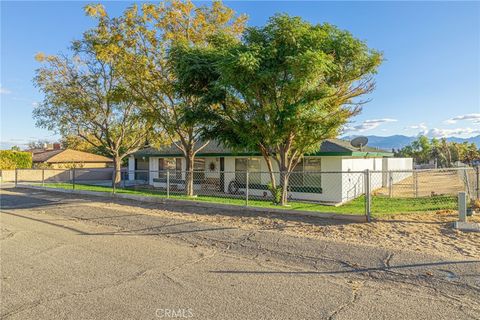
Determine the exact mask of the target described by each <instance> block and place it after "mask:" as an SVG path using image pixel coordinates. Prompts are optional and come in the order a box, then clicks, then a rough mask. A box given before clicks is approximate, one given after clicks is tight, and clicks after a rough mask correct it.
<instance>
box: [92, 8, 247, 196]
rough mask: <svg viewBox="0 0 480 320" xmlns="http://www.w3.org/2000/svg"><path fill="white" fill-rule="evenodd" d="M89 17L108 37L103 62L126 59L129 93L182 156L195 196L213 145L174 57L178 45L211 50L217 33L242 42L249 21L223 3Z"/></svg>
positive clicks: (103, 44)
mask: <svg viewBox="0 0 480 320" xmlns="http://www.w3.org/2000/svg"><path fill="white" fill-rule="evenodd" d="M86 12H87V14H88V15H90V16H92V17H95V18H96V19H97V20H98V27H97V28H98V30H97V33H100V34H103V35H104V40H103V41H101V42H100V43H98V45H97V47H98V48H99V51H101V52H102V53H103V58H104V59H105V60H107V61H108V59H110V57H111V56H118V55H119V54H120V55H121V56H122V59H121V60H122V68H123V72H122V73H123V74H124V78H125V81H126V83H128V90H129V93H130V94H131V95H132V96H134V97H135V98H136V99H139V100H141V101H142V105H145V106H146V108H145V110H144V113H145V114H146V115H147V116H148V117H149V118H150V119H153V120H154V121H155V122H156V123H157V124H158V125H159V126H160V127H161V129H163V130H164V131H165V133H166V134H167V136H168V137H169V138H170V140H171V141H172V143H174V144H175V145H176V146H177V147H178V149H179V150H180V151H181V152H182V153H183V155H184V157H185V159H186V164H187V168H186V170H187V178H186V182H187V183H186V193H187V195H193V168H194V160H195V155H196V154H197V153H198V151H200V150H202V148H204V147H205V146H206V145H207V144H208V141H202V140H201V130H200V129H201V123H199V119H198V118H197V117H195V116H194V114H195V110H196V109H197V107H198V104H199V100H198V98H197V97H196V96H194V95H189V94H186V93H185V91H184V90H181V89H180V88H179V83H178V81H177V78H176V76H175V73H174V71H173V68H172V63H171V61H170V59H169V57H170V55H169V53H170V51H171V49H172V48H173V47H175V46H176V45H178V44H190V45H195V46H202V45H208V43H209V41H210V39H211V38H212V37H213V36H215V35H217V34H227V35H229V36H233V37H239V36H240V34H241V33H242V31H243V29H244V25H245V22H246V17H245V16H242V15H241V16H237V15H236V14H235V12H234V11H233V10H232V9H230V8H228V7H226V6H224V5H223V4H222V3H221V2H218V1H215V2H213V3H211V5H209V6H207V5H205V6H200V7H197V6H195V5H194V4H193V3H192V2H191V1H178V0H174V1H169V2H161V3H159V4H143V5H141V6H137V5H134V6H132V7H131V8H129V9H127V10H126V11H125V12H124V14H123V15H122V16H121V17H120V18H110V17H109V16H108V14H107V12H106V11H105V9H104V7H103V6H101V5H92V6H87V7H86Z"/></svg>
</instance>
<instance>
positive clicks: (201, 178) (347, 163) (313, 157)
mask: <svg viewBox="0 0 480 320" xmlns="http://www.w3.org/2000/svg"><path fill="white" fill-rule="evenodd" d="M273 164H274V168H277V169H276V170H278V167H277V165H276V163H275V161H273ZM412 165H413V162H412V159H411V158H394V157H393V153H391V152H387V151H384V150H380V149H376V148H371V147H363V148H362V149H361V150H360V149H359V148H355V147H353V146H352V145H351V144H350V142H349V141H345V140H339V139H328V140H325V141H324V142H323V143H322V144H321V146H320V149H319V150H318V151H317V152H315V153H313V154H309V155H306V156H305V157H304V159H303V160H302V162H300V163H299V164H298V165H297V166H296V168H295V170H294V173H292V175H291V177H290V179H289V191H290V192H289V197H290V198H293V199H300V200H310V201H321V202H326V203H342V202H345V201H348V200H351V199H353V198H355V197H357V196H359V195H360V194H362V192H363V188H364V180H363V177H364V174H363V173H361V171H364V170H366V169H370V170H373V171H385V172H386V171H389V170H390V171H391V170H412ZM128 168H129V180H142V179H144V180H146V181H147V183H148V184H150V185H152V186H153V187H157V188H165V187H166V171H167V170H168V171H169V172H170V174H169V179H170V181H169V182H170V187H171V188H172V187H174V188H175V189H178V190H182V189H183V188H184V183H185V170H186V161H185V158H184V157H183V155H182V153H181V152H180V150H179V149H178V148H177V147H176V146H175V145H171V146H167V147H164V148H161V149H153V148H148V149H143V150H140V151H137V152H136V153H134V154H133V155H131V156H130V157H129V166H128ZM194 170H195V173H194V188H195V189H196V190H197V192H198V193H202V191H203V193H209V194H212V193H213V192H218V193H229V194H238V193H242V192H245V187H246V172H247V171H248V172H249V175H248V177H249V194H250V195H251V196H252V197H268V196H270V192H269V191H268V188H267V184H268V183H269V182H270V176H269V173H268V168H267V163H266V161H265V160H264V159H263V157H262V156H261V154H260V153H259V152H234V151H232V150H230V149H228V148H226V147H224V146H223V145H222V144H219V143H217V142H215V141H211V142H210V143H209V144H208V145H207V146H206V147H205V148H204V149H202V150H201V151H200V152H198V153H197V155H196V158H195V166H194ZM135 171H136V172H135ZM134 172H135V174H134ZM276 175H277V181H278V177H279V174H276ZM373 175H377V176H375V177H374V178H375V179H373V178H372V186H373V187H374V188H380V187H382V186H386V185H387V184H389V183H391V182H397V181H399V180H402V179H405V178H406V177H407V176H409V175H410V173H405V174H400V175H397V174H396V175H394V178H393V179H394V180H395V181H392V178H391V175H390V176H387V175H386V174H385V173H383V172H377V173H373Z"/></svg>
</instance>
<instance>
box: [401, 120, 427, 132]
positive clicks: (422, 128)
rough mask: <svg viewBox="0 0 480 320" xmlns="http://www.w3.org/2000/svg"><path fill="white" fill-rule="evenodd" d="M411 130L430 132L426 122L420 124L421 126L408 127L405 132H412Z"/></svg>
mask: <svg viewBox="0 0 480 320" xmlns="http://www.w3.org/2000/svg"><path fill="white" fill-rule="evenodd" d="M410 129H413V130H419V129H420V130H422V131H425V130H428V127H427V125H426V123H425V122H422V123H419V124H414V125H411V126H408V127H406V128H405V130H410Z"/></svg>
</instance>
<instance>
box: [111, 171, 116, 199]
mask: <svg viewBox="0 0 480 320" xmlns="http://www.w3.org/2000/svg"><path fill="white" fill-rule="evenodd" d="M116 180H117V168H114V169H113V180H112V194H115V191H116V188H117V181H116Z"/></svg>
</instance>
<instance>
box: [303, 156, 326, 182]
mask: <svg viewBox="0 0 480 320" xmlns="http://www.w3.org/2000/svg"><path fill="white" fill-rule="evenodd" d="M321 171H322V161H321V159H320V158H310V159H308V158H307V159H304V166H303V172H304V174H303V185H304V186H307V187H320V186H321V180H322V175H321V173H320V172H321Z"/></svg>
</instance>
